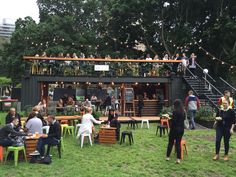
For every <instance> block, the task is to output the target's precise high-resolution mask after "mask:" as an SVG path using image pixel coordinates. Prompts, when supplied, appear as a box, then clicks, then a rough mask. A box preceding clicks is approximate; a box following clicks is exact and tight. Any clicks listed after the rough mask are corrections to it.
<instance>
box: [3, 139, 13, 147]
mask: <svg viewBox="0 0 236 177" xmlns="http://www.w3.org/2000/svg"><path fill="white" fill-rule="evenodd" d="M13 143H14V142H13V141H12V140H10V139H7V138H5V139H0V146H3V147H7V146H12V145H13Z"/></svg>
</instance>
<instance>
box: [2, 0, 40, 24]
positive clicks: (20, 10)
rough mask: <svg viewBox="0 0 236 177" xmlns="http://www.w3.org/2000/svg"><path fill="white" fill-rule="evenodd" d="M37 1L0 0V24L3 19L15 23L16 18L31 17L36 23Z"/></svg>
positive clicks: (37, 15) (37, 13)
mask: <svg viewBox="0 0 236 177" xmlns="http://www.w3.org/2000/svg"><path fill="white" fill-rule="evenodd" d="M36 1H37V0H0V23H2V19H3V18H8V19H9V20H8V21H10V22H13V23H14V22H15V20H16V19H18V18H24V17H26V16H31V17H32V18H33V19H34V20H35V21H36V22H38V21H39V10H38V6H37V3H36Z"/></svg>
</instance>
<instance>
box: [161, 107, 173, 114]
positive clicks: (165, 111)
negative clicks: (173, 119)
mask: <svg viewBox="0 0 236 177" xmlns="http://www.w3.org/2000/svg"><path fill="white" fill-rule="evenodd" d="M172 111H173V108H172V107H171V106H169V107H166V106H164V107H163V108H162V110H161V114H169V115H171V114H172Z"/></svg>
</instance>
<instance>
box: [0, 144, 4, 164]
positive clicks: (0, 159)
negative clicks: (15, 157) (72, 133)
mask: <svg viewBox="0 0 236 177" xmlns="http://www.w3.org/2000/svg"><path fill="white" fill-rule="evenodd" d="M3 151H4V148H3V147H2V146H0V161H1V162H3V155H4V154H3Z"/></svg>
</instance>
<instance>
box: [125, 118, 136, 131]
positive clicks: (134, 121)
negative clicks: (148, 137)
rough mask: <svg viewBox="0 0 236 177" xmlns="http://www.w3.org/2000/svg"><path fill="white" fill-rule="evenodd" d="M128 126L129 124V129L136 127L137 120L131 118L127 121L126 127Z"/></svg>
mask: <svg viewBox="0 0 236 177" xmlns="http://www.w3.org/2000/svg"><path fill="white" fill-rule="evenodd" d="M129 126H130V128H131V129H132V128H133V129H135V126H136V127H138V124H137V121H136V120H133V119H132V120H129V121H128V127H127V129H128V128H129Z"/></svg>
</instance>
